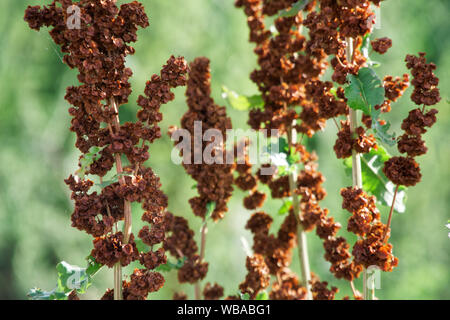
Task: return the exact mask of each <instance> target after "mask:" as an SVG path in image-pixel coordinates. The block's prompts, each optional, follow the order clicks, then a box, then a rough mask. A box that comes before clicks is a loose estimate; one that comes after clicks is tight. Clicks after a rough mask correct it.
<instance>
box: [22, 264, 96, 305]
mask: <svg viewBox="0 0 450 320" xmlns="http://www.w3.org/2000/svg"><path fill="white" fill-rule="evenodd" d="M86 260H87V264H88V265H87V268H81V267H78V266H72V265H70V264H68V263H67V262H65V261H62V262H60V263H58V264H57V265H56V271H57V272H58V280H57V285H56V288H54V289H53V290H52V291H44V290H42V289H38V288H33V289H31V290H30V291H29V292H28V294H27V296H28V297H29V298H30V299H32V300H67V297H68V295H69V293H70V292H71V291H72V290H76V291H77V293H79V294H83V293H86V290H87V289H88V288H89V287H90V286H91V284H92V277H93V276H94V275H95V274H96V273H97V272H98V270H100V268H101V267H102V266H103V265H102V264H100V263H98V262H96V261H95V259H94V258H93V257H92V256H89V257H87V258H86Z"/></svg>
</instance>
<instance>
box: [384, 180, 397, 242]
mask: <svg viewBox="0 0 450 320" xmlns="http://www.w3.org/2000/svg"><path fill="white" fill-rule="evenodd" d="M398 188H399V185H397V186H396V187H395V192H394V198H393V199H392V204H391V210H390V211H389V218H388V221H387V223H386V229H385V230H384V235H383V241H382V242H383V243H384V242H385V241H386V237H387V235H388V233H389V232H390V230H389V229H390V228H391V221H392V213H393V212H394V205H395V198H397V193H398Z"/></svg>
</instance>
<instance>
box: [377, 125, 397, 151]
mask: <svg viewBox="0 0 450 320" xmlns="http://www.w3.org/2000/svg"><path fill="white" fill-rule="evenodd" d="M390 127H391V124H390V123H389V122H387V123H386V124H385V125H384V126H382V125H381V124H380V123H379V122H378V121H377V120H376V119H375V120H372V129H373V131H374V132H375V137H376V138H377V139H378V140H379V141H381V143H383V144H386V145H388V146H393V145H395V143H396V140H395V133H389V132H388V130H389V128H390Z"/></svg>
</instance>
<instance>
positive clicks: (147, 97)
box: [25, 0, 188, 299]
mask: <svg viewBox="0 0 450 320" xmlns="http://www.w3.org/2000/svg"><path fill="white" fill-rule="evenodd" d="M71 6H77V8H78V9H79V11H80V26H79V28H69V26H68V19H69V16H68V12H69V10H68V9H69V8H70V7H71ZM25 20H26V21H27V22H28V24H29V26H30V28H32V29H36V30H39V29H40V28H41V27H43V26H46V27H50V28H51V31H50V35H51V36H52V38H53V41H54V42H55V43H56V44H57V45H59V46H60V47H61V50H62V52H63V53H64V54H65V55H64V59H63V61H64V62H65V63H66V64H67V65H68V66H69V67H70V68H76V69H77V70H78V72H79V74H78V80H79V82H80V85H79V86H71V87H69V88H67V93H66V97H65V98H66V100H67V101H68V102H69V103H70V104H71V105H72V107H71V108H70V109H69V113H70V115H71V116H72V120H71V127H70V130H71V131H73V132H75V133H76V136H77V141H76V147H77V148H78V149H79V150H80V151H81V153H82V155H81V157H80V168H81V167H82V161H83V159H84V157H85V156H86V155H87V154H88V153H89V152H90V150H91V148H92V147H96V148H98V149H99V150H100V151H99V153H98V157H96V158H95V159H94V160H93V162H92V163H91V164H90V165H89V166H88V167H87V168H85V172H83V174H82V175H81V174H79V172H80V171H77V174H75V175H71V176H70V177H69V178H68V179H67V180H66V184H67V185H68V186H69V187H70V189H71V191H72V199H73V201H74V204H75V208H74V211H73V213H72V226H73V227H75V228H77V229H79V230H83V231H85V232H87V233H88V234H90V235H92V236H93V237H94V241H93V244H94V248H93V250H92V252H91V256H92V257H93V258H94V259H95V260H96V262H98V263H100V264H103V265H106V266H108V267H113V266H114V265H115V264H118V263H119V264H120V265H122V266H127V265H129V264H130V263H131V262H132V261H136V260H138V261H140V262H141V264H142V266H143V268H142V269H135V271H134V272H133V274H132V275H131V276H130V278H129V281H123V298H124V299H145V298H146V297H147V295H148V294H149V293H150V292H154V291H157V290H159V289H160V288H161V287H162V286H163V284H164V277H163V276H162V275H161V274H160V273H159V272H154V271H152V270H153V269H155V268H156V267H158V266H159V265H161V264H165V263H166V259H167V258H166V256H165V253H164V249H162V248H159V249H157V250H155V251H154V246H157V245H161V243H162V242H163V241H164V238H165V232H166V225H165V208H166V207H167V197H166V196H165V195H164V193H163V192H162V191H161V183H160V181H159V178H158V177H157V176H156V175H155V173H154V172H153V171H152V169H151V168H148V167H146V166H145V165H144V162H145V161H146V160H147V159H148V158H149V153H148V148H149V146H148V145H147V143H152V142H153V141H154V140H156V139H158V138H159V137H160V136H161V132H160V128H159V126H158V123H159V122H160V121H161V120H162V114H161V112H160V110H159V109H160V107H161V105H163V104H166V103H168V102H169V101H172V100H173V99H174V94H173V93H172V92H171V89H173V88H176V87H178V86H183V85H185V84H186V77H185V75H186V73H187V70H188V67H187V64H186V62H185V61H184V59H183V58H175V57H173V56H172V57H171V58H170V59H169V60H168V61H167V64H166V65H165V66H163V68H162V70H161V73H160V75H153V76H152V78H151V80H150V81H148V82H147V84H146V87H145V91H144V95H141V96H139V99H138V101H137V104H138V105H139V106H140V109H139V111H138V114H137V118H138V121H136V122H126V123H124V124H121V123H120V120H119V107H120V106H121V105H123V104H125V103H127V102H128V98H129V96H130V94H131V86H130V83H129V78H130V77H131V75H132V71H131V69H129V68H127V67H125V58H126V56H127V55H130V54H133V53H134V49H133V47H131V46H130V43H132V42H135V41H136V40H137V30H138V27H141V28H146V27H147V26H148V25H149V23H148V18H147V15H146V14H145V12H144V8H143V6H142V5H141V4H140V3H138V2H136V1H133V2H131V3H125V4H123V5H121V6H120V8H119V7H118V6H117V5H116V1H115V0H106V1H98V0H82V1H80V2H73V1H71V0H56V1H53V2H52V3H51V4H50V5H48V6H42V7H40V6H34V7H31V6H30V7H28V9H27V10H26V13H25ZM123 156H125V157H126V159H127V161H128V162H127V164H126V165H123V166H122V161H124V160H125V159H124V157H123ZM114 165H115V166H116V173H117V174H116V175H115V176H116V177H117V180H118V181H114V182H112V183H110V184H109V185H107V186H105V187H102V188H101V191H100V192H98V191H94V190H92V189H93V186H94V182H93V181H92V180H90V179H88V178H85V175H91V176H97V177H98V180H99V181H100V182H101V181H102V179H103V177H105V176H106V175H107V174H108V173H109V172H111V171H112V169H113V167H114ZM100 185H101V183H100ZM132 202H140V203H141V205H142V208H143V209H144V214H143V216H142V220H143V221H145V222H148V223H149V225H150V227H149V226H144V227H143V228H142V229H141V230H140V231H139V234H138V236H139V238H141V239H142V241H143V242H144V243H145V244H147V245H148V246H149V247H150V250H149V251H148V252H140V251H139V250H138V249H137V247H136V243H135V236H134V234H133V233H130V232H129V230H124V232H122V231H117V224H118V222H119V221H121V220H124V219H126V217H125V215H126V213H125V211H126V210H127V208H129V209H131V203H132ZM130 214H131V212H130ZM113 297H114V293H113V290H108V291H107V292H106V293H105V295H104V297H103V298H104V299H112V298H113Z"/></svg>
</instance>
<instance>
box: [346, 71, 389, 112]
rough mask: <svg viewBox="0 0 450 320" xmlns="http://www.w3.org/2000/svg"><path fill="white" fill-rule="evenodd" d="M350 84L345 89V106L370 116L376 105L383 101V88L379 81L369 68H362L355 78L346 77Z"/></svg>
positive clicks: (353, 76) (350, 75) (352, 76)
mask: <svg viewBox="0 0 450 320" xmlns="http://www.w3.org/2000/svg"><path fill="white" fill-rule="evenodd" d="M348 81H349V82H350V84H349V85H348V86H347V87H346V88H345V97H346V98H347V104H348V105H349V107H350V108H352V109H354V110H362V111H363V112H364V113H365V114H366V115H369V116H370V115H371V114H372V110H373V109H374V107H375V106H376V105H380V104H382V103H383V101H384V88H383V84H382V82H381V79H380V78H378V76H377V75H376V73H375V71H374V70H373V69H371V68H362V69H361V70H359V73H358V75H357V76H355V75H353V74H349V75H348Z"/></svg>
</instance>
